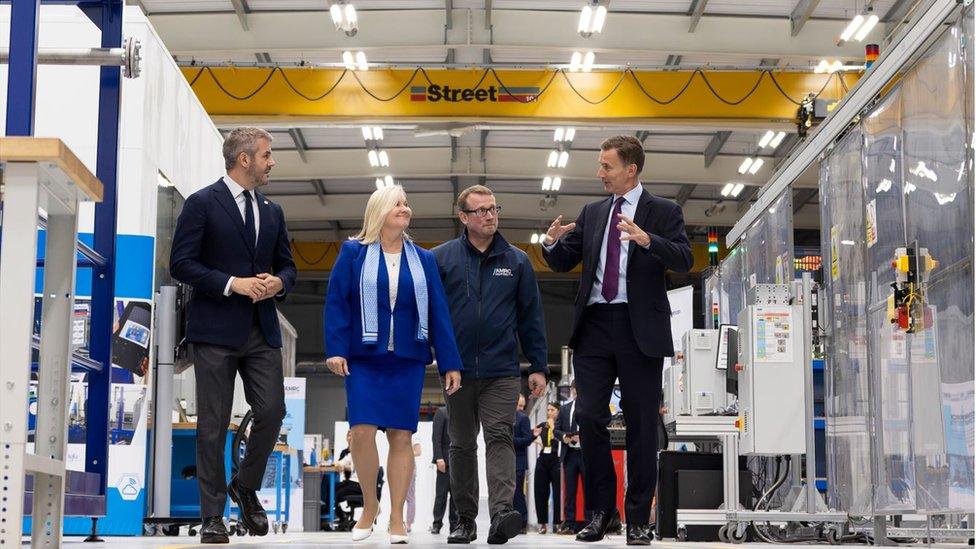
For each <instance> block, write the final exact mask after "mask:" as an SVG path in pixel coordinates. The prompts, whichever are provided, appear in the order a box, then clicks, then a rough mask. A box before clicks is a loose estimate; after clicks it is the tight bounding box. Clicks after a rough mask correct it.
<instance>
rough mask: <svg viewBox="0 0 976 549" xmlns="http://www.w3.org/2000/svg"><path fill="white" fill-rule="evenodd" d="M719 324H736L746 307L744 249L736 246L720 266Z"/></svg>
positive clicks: (718, 293)
mask: <svg viewBox="0 0 976 549" xmlns="http://www.w3.org/2000/svg"><path fill="white" fill-rule="evenodd" d="M718 276H719V280H718V292H717V299H718V317H719V321H718V322H719V324H736V323H737V322H738V321H739V313H740V312H742V309H744V308H745V302H746V285H745V282H744V280H743V278H742V250H741V249H740V247H739V246H736V247H734V248H732V249H731V250H729V255H727V256H725V259H723V260H722V262H721V263H719V266H718Z"/></svg>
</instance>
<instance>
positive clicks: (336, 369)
mask: <svg viewBox="0 0 976 549" xmlns="http://www.w3.org/2000/svg"><path fill="white" fill-rule="evenodd" d="M325 365H326V366H328V367H329V371H330V372H332V373H333V374H335V375H337V376H343V377H345V376H347V375H349V363H348V362H346V358H345V357H341V356H330V357H329V358H327V359H326V360H325Z"/></svg>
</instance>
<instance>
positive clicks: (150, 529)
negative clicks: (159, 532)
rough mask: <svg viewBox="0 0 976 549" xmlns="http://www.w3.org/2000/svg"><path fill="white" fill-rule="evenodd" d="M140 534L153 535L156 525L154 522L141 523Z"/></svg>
mask: <svg viewBox="0 0 976 549" xmlns="http://www.w3.org/2000/svg"><path fill="white" fill-rule="evenodd" d="M142 535H144V536H155V535H156V525H155V524H143V525H142Z"/></svg>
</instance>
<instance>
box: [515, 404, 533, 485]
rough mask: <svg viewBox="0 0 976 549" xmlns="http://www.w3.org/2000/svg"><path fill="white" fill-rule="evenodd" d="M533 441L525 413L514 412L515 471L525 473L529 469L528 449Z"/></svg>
mask: <svg viewBox="0 0 976 549" xmlns="http://www.w3.org/2000/svg"><path fill="white" fill-rule="evenodd" d="M534 439H535V437H534V436H532V427H531V426H530V425H529V416H527V415H525V412H520V411H518V410H516V411H515V432H514V433H513V436H512V442H513V443H514V445H515V470H516V471H525V470H526V469H528V468H529V454H528V451H527V450H528V448H529V446H531V445H532V441H533V440H534Z"/></svg>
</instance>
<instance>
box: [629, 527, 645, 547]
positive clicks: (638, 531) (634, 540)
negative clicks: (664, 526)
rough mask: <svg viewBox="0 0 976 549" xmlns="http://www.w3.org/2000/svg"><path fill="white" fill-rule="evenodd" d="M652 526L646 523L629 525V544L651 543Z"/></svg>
mask: <svg viewBox="0 0 976 549" xmlns="http://www.w3.org/2000/svg"><path fill="white" fill-rule="evenodd" d="M650 544H651V527H650V526H648V525H646V524H628V525H627V545H650Z"/></svg>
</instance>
